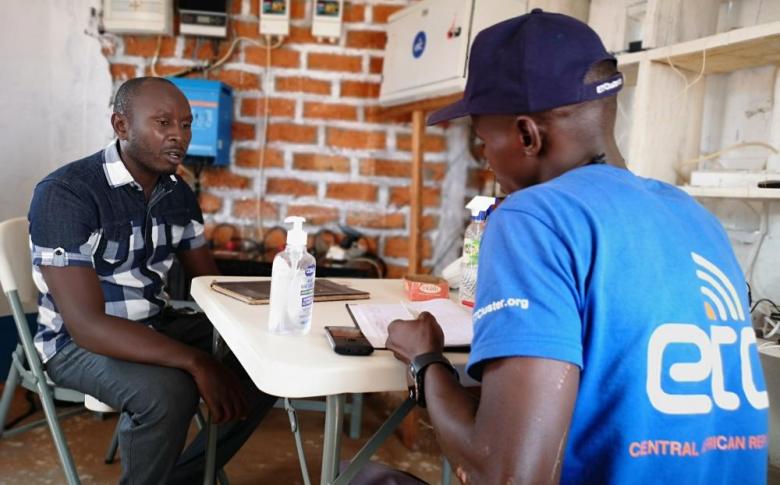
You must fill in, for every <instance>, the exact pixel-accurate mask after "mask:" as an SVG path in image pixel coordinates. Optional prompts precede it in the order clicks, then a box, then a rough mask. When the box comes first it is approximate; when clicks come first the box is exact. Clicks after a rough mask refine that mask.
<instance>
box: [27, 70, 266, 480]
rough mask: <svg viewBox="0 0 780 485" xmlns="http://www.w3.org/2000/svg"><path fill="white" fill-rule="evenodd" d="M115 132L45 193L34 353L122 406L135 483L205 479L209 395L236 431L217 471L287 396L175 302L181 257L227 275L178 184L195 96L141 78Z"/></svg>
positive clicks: (59, 173)
mask: <svg viewBox="0 0 780 485" xmlns="http://www.w3.org/2000/svg"><path fill="white" fill-rule="evenodd" d="M111 123H112V126H113V128H114V132H115V134H116V137H117V140H115V141H113V142H112V143H111V144H109V145H108V146H107V147H106V148H105V149H103V150H101V151H99V152H97V153H95V154H93V155H90V156H88V157H86V158H84V159H81V160H78V161H75V162H73V163H69V164H67V165H65V166H63V167H61V168H60V169H58V170H56V171H54V172H53V173H52V174H50V175H49V176H47V177H46V178H45V179H44V180H43V181H41V182H40V183H39V184H38V186H37V187H36V189H35V193H34V196H33V200H32V203H31V206H30V213H29V220H30V244H31V250H32V256H33V274H34V279H35V282H36V285H37V286H38V289H39V290H40V293H41V296H40V300H39V316H38V332H37V334H36V336H35V344H36V348H37V349H38V352H39V353H40V355H41V359H42V360H43V362H44V363H45V364H46V368H47V371H48V373H49V375H50V376H51V377H52V379H54V381H55V382H57V384H59V385H62V386H66V387H70V388H73V389H77V390H79V391H82V392H84V393H87V394H90V395H92V396H94V397H96V398H97V399H99V400H100V401H103V402H105V403H106V404H109V405H110V406H112V407H114V408H115V409H117V410H121V411H122V417H121V427H120V435H119V446H120V449H121V453H122V477H121V481H122V483H150V484H151V483H154V484H157V483H166V482H173V483H177V482H178V483H195V482H197V481H200V480H201V479H202V478H201V477H202V473H203V468H204V460H203V456H204V453H203V449H204V443H205V435H204V433H201V435H199V436H198V437H197V438H196V439H195V441H194V442H193V443H192V444H191V445H190V446H189V447H188V448H187V450H185V451H184V452H183V453H182V448H183V447H184V443H185V440H186V436H187V430H188V428H189V423H190V421H191V419H192V416H193V414H194V413H195V411H196V407H197V406H198V403H199V400H200V398H203V400H204V401H205V402H206V405H207V406H208V407H209V410H210V412H211V414H212V416H214V419H215V421H216V422H217V423H227V424H226V425H225V426H222V427H221V428H220V438H219V440H220V444H219V448H218V449H219V451H218V456H217V465H218V466H222V465H223V464H224V463H225V462H227V460H228V459H229V458H230V457H231V456H232V455H233V454H234V453H235V452H236V451H237V450H238V449H239V448H240V446H241V445H242V444H243V442H244V441H245V440H246V439H247V438H248V437H249V436H250V435H251V434H252V432H253V431H254V429H255V427H256V426H257V424H258V423H259V422H260V420H261V419H262V418H263V416H264V415H265V414H266V413H267V411H268V409H270V407H271V406H272V405H273V403H274V402H275V401H276V398H275V397H273V396H269V395H266V394H264V393H262V392H260V391H259V390H258V389H257V388H256V387H254V385H253V384H252V383H251V381H250V380H249V378H248V377H247V376H246V374H245V373H244V372H243V370H242V369H241V367H240V365H238V363H237V362H236V361H235V359H232V358H231V360H230V362H229V363H227V364H225V365H223V364H222V363H220V362H219V361H217V360H216V359H214V358H213V357H212V356H211V354H210V353H209V350H210V347H211V333H212V327H211V324H210V322H209V321H208V320H207V319H206V318H205V316H204V315H202V314H195V315H184V314H181V313H178V312H176V311H174V310H172V309H171V308H170V307H168V306H167V304H168V295H167V294H166V292H165V290H164V286H165V282H166V279H167V275H168V271H169V270H170V268H171V265H172V263H173V258H174V256H175V257H177V258H178V259H179V261H180V263H181V264H182V266H183V267H184V269H185V271H186V272H187V274H188V275H189V276H191V277H195V276H201V275H213V274H217V273H218V271H217V268H216V265H215V264H214V260H213V259H212V257H211V254H210V252H209V250H208V248H207V247H206V245H205V240H204V237H203V215H202V214H201V211H200V208H199V206H198V202H197V200H196V198H195V196H194V194H193V193H192V191H191V190H190V188H189V187H188V186H187V184H186V183H185V182H184V181H183V180H182V179H181V178H180V177H178V176H177V175H175V172H176V168H177V167H178V165H179V164H181V163H182V161H183V160H184V155H185V152H186V150H187V147H188V145H189V142H190V139H191V137H192V133H191V128H190V126H191V123H192V114H191V112H190V106H189V103H188V102H187V99H186V98H185V97H184V95H183V94H182V93H181V91H179V90H178V89H177V88H176V86H174V85H173V83H171V82H170V81H167V80H165V79H161V78H138V79H133V80H130V81H127V82H126V83H125V84H123V85H122V86H121V87H120V88H119V91H118V92H117V95H116V99H115V103H114V113H113V115H112V116H111ZM228 367H230V368H228Z"/></svg>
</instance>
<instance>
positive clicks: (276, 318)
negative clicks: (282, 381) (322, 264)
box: [268, 217, 317, 334]
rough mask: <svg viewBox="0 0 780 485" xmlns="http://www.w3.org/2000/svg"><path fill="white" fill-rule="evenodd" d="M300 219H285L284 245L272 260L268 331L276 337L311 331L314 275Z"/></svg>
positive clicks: (303, 220) (311, 257)
mask: <svg viewBox="0 0 780 485" xmlns="http://www.w3.org/2000/svg"><path fill="white" fill-rule="evenodd" d="M305 221H306V219H304V218H303V217H288V218H287V219H285V220H284V222H285V223H288V224H289V223H292V224H293V228H292V229H290V230H289V231H288V232H287V246H286V247H285V248H284V251H282V252H280V253H278V254H277V255H276V257H275V258H274V264H273V267H272V269H271V298H270V300H271V301H270V309H269V315H268V329H269V330H270V331H271V332H272V333H276V334H304V333H307V332H308V331H309V329H310V328H311V312H312V307H313V306H314V272H315V269H316V267H317V263H316V261H315V259H314V257H313V256H312V255H311V254H309V253H308V252H306V232H304V230H303V223H304V222H305Z"/></svg>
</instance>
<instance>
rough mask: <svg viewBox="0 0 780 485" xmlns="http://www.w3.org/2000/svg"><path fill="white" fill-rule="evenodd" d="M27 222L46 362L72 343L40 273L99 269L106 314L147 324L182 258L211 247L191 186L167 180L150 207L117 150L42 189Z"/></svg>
mask: <svg viewBox="0 0 780 485" xmlns="http://www.w3.org/2000/svg"><path fill="white" fill-rule="evenodd" d="M29 219H30V248H31V251H32V260H33V279H34V281H35V284H36V286H37V287H38V290H39V291H40V296H39V302H38V303H39V313H38V331H37V333H36V335H35V346H36V348H37V350H38V352H39V353H40V354H41V359H42V360H43V362H46V361H47V360H48V359H50V358H51V357H52V356H53V355H54V354H55V353H56V352H57V351H58V350H59V349H61V348H62V347H63V346H64V345H65V344H67V343H68V342H69V341H70V340H71V339H70V336H69V335H68V333H67V329H66V328H65V327H64V325H63V319H62V316H61V315H60V313H59V312H58V310H57V306H56V304H55V302H54V300H53V298H52V295H51V293H50V292H49V289H48V287H47V285H46V282H45V281H44V279H43V276H42V275H41V270H40V267H41V266H56V267H66V266H87V267H91V268H94V269H95V271H96V273H97V275H98V278H99V280H100V286H101V288H102V290H103V296H104V299H105V311H106V314H108V315H113V316H117V317H122V318H127V319H129V320H134V321H143V320H145V319H148V318H150V317H152V316H154V315H156V314H158V313H159V312H160V311H161V310H162V309H163V308H164V307H165V306H166V305H167V303H168V295H167V293H166V292H165V289H164V286H165V283H166V280H167V275H168V271H169V270H170V269H171V265H172V264H173V258H174V256H175V254H176V252H178V251H182V250H189V249H195V248H197V247H200V246H202V245H204V244H205V239H204V235H203V216H202V214H201V212H200V208H199V207H198V204H197V201H196V199H195V196H194V194H193V193H192V191H191V190H190V189H189V187H188V186H187V184H186V183H185V182H183V181H182V180H181V179H180V178H178V177H177V176H175V175H170V176H161V177H160V178H159V180H158V182H157V185H156V186H155V188H154V189H153V191H152V194H151V195H150V197H149V200H148V201H146V200H145V198H144V194H143V189H142V188H141V186H140V184H138V183H137V182H136V181H135V180H134V179H133V177H132V175H131V174H130V172H129V171H128V170H127V168H126V167H125V165H124V163H123V162H122V160H121V158H120V155H119V151H118V149H117V142H112V143H111V144H109V145H108V146H107V147H106V148H105V149H104V150H102V151H101V152H98V153H96V154H95V155H92V156H91V157H87V158H85V159H82V160H79V161H76V162H73V163H70V164H68V165H66V166H64V167H62V168H60V169H58V170H57V171H55V172H54V173H52V174H51V175H49V176H48V177H46V178H45V179H44V180H43V181H42V182H41V183H39V184H38V186H37V187H36V189H35V194H34V196H33V202H32V204H31V207H30V214H29Z"/></svg>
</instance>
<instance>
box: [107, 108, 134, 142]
mask: <svg viewBox="0 0 780 485" xmlns="http://www.w3.org/2000/svg"><path fill="white" fill-rule="evenodd" d="M111 126H113V127H114V133H116V137H117V138H119V139H120V140H127V138H128V131H129V129H130V120H129V119H127V116H125V115H123V114H120V113H116V112H115V113H113V114H112V115H111Z"/></svg>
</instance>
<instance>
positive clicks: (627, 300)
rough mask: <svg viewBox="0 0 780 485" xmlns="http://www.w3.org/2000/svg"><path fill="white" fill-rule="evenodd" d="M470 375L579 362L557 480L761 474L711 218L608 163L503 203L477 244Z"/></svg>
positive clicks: (763, 400)
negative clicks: (526, 363) (519, 363)
mask: <svg viewBox="0 0 780 485" xmlns="http://www.w3.org/2000/svg"><path fill="white" fill-rule="evenodd" d="M473 319H474V342H473V344H472V352H471V360H470V362H469V366H468V372H469V373H470V375H472V376H473V377H475V378H477V379H480V378H481V374H482V368H483V366H484V364H485V362H486V361H488V360H490V359H495V358H501V357H512V356H527V357H541V358H548V359H555V360H561V361H565V362H570V363H572V364H575V365H577V366H579V367H580V369H581V375H580V387H579V394H578V396H577V402H576V405H575V408H574V415H573V417H572V422H571V426H570V430H569V437H568V444H567V448H566V454H565V456H564V460H563V470H562V475H561V477H562V482H563V483H649V482H653V483H708V484H710V483H764V482H765V481H766V463H767V447H768V437H767V427H768V424H767V419H768V417H767V408H768V398H767V393H766V387H765V385H764V379H763V374H762V371H761V366H760V363H759V360H758V353H757V349H756V342H755V336H754V334H753V330H752V328H751V325H750V323H749V322H750V315H749V309H748V300H747V288H746V285H745V278H744V276H743V274H742V272H741V270H740V267H739V265H738V263H737V261H736V259H735V257H734V254H733V252H732V249H731V246H730V244H729V241H728V238H727V236H726V234H725V232H724V231H723V229H722V227H721V225H720V223H719V222H718V220H717V219H716V218H715V217H714V216H712V215H711V214H710V213H708V212H707V211H706V210H705V209H704V208H702V207H701V206H700V205H699V204H698V203H697V202H696V201H694V200H693V199H692V198H691V197H689V196H688V195H686V194H685V193H683V192H682V191H680V190H678V189H676V188H674V187H673V186H671V185H668V184H665V183H662V182H658V181H655V180H650V179H644V178H641V177H637V176H635V175H633V174H632V173H631V172H629V171H628V170H623V169H619V168H615V167H612V166H608V165H596V166H586V167H582V168H578V169H575V170H572V171H570V172H567V173H565V174H564V175H562V176H560V177H558V178H556V179H554V180H552V181H550V182H548V183H545V184H542V185H539V186H535V187H532V188H529V189H526V190H523V191H521V192H517V193H515V194H513V195H511V196H510V197H508V198H507V199H506V201H505V202H504V203H503V204H502V205H501V206H500V207H499V208H498V210H496V211H495V212H494V213H493V215H492V216H491V218H490V220H489V221H488V225H487V229H486V232H485V236H484V239H483V241H482V247H481V250H480V261H479V275H478V285H477V295H476V305H475V307H474V314H473Z"/></svg>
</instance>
